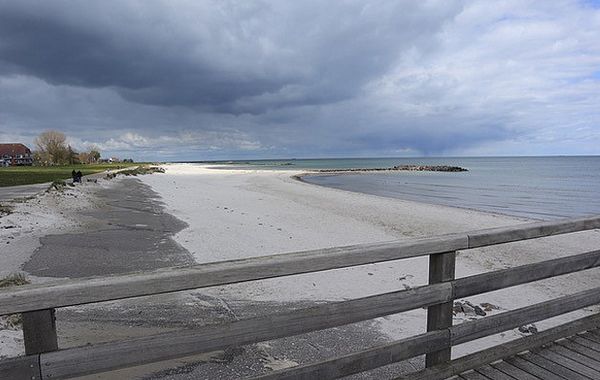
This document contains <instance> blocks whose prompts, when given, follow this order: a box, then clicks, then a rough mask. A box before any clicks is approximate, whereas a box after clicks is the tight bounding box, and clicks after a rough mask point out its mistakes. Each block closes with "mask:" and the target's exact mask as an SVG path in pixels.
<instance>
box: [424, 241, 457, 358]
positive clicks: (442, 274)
mask: <svg viewBox="0 0 600 380" xmlns="http://www.w3.org/2000/svg"><path fill="white" fill-rule="evenodd" d="M455 266H456V252H446V253H438V254H435V255H429V283H430V284H436V283H439V282H444V281H451V280H454V275H455ZM452 306H453V300H450V302H445V303H441V304H438V305H433V306H429V307H428V308H427V331H428V332H429V331H434V330H441V329H445V328H448V327H451V326H452ZM451 353H452V349H451V348H450V347H448V348H444V349H441V350H439V351H434V352H432V353H429V354H427V355H426V357H425V366H426V367H427V368H429V367H433V366H434V365H436V364H440V363H444V362H447V361H449V360H450V358H451Z"/></svg>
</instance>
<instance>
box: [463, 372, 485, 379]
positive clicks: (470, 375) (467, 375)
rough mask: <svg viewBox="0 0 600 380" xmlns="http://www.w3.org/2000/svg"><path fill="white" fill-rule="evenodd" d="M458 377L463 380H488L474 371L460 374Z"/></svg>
mask: <svg viewBox="0 0 600 380" xmlns="http://www.w3.org/2000/svg"><path fill="white" fill-rule="evenodd" d="M460 377H461V378H463V379H465V380H489V378H487V377H485V376H483V375H482V374H480V373H479V372H475V371H471V372H465V373H461V374H460Z"/></svg>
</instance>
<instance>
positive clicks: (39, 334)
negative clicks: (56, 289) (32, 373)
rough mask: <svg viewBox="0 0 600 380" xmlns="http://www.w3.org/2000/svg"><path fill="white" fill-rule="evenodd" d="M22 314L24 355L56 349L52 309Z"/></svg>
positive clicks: (56, 342)
mask: <svg viewBox="0 0 600 380" xmlns="http://www.w3.org/2000/svg"><path fill="white" fill-rule="evenodd" d="M22 315H23V338H24V339H25V354H26V355H33V354H40V353H42V352H49V351H56V350H58V341H57V338H56V318H55V316H54V309H45V310H36V311H29V312H27V313H23V314H22Z"/></svg>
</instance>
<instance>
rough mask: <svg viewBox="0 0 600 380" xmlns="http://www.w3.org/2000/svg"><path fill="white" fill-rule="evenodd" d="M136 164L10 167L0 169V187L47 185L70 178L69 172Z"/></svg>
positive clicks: (92, 171)
mask: <svg viewBox="0 0 600 380" xmlns="http://www.w3.org/2000/svg"><path fill="white" fill-rule="evenodd" d="M137 165H139V164H136V163H114V164H109V163H107V164H89V165H64V166H11V167H7V168H4V167H0V187H5V186H18V185H31V184H35V183H47V182H54V181H60V180H65V179H69V178H71V172H72V171H73V170H75V171H81V173H82V174H83V175H88V174H94V173H100V172H103V171H106V170H116V169H123V168H127V167H131V166H137Z"/></svg>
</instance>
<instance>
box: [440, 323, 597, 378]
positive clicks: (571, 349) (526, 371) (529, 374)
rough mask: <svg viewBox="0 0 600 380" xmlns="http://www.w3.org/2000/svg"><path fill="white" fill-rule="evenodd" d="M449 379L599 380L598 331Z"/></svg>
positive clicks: (559, 341) (562, 340) (582, 334)
mask: <svg viewBox="0 0 600 380" xmlns="http://www.w3.org/2000/svg"><path fill="white" fill-rule="evenodd" d="M449 379H461V380H515V379H517V380H565V379H568V380H590V379H593V380H596V379H600V329H596V330H594V331H588V332H585V333H581V334H577V335H574V336H571V337H569V338H566V339H561V340H558V341H556V342H554V343H551V344H549V345H545V346H543V347H539V348H536V349H532V350H531V351H527V352H525V353H520V354H518V355H515V356H511V357H510V358H506V359H504V360H501V361H497V362H494V363H491V364H487V365H485V366H483V367H480V368H477V369H475V370H469V371H467V372H464V373H462V374H460V375H458V376H453V377H451V378H449Z"/></svg>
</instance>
